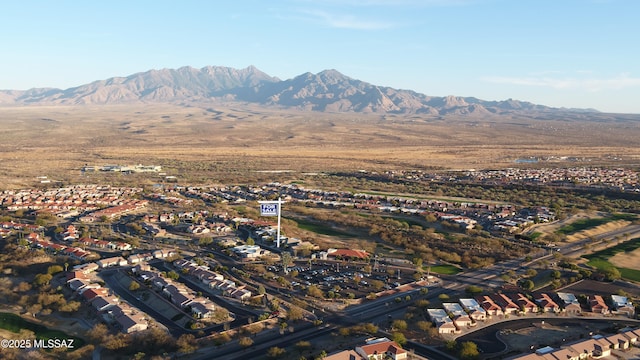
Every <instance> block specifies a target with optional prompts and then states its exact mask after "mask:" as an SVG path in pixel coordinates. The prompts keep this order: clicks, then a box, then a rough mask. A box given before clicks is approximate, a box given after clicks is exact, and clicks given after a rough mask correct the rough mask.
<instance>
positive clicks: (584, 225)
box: [557, 218, 615, 235]
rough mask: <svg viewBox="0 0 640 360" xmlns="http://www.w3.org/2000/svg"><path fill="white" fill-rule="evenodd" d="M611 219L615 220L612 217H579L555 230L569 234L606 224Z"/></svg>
mask: <svg viewBox="0 0 640 360" xmlns="http://www.w3.org/2000/svg"><path fill="white" fill-rule="evenodd" d="M611 221H615V219H613V218H595V219H581V220H577V221H575V222H573V223H571V224H568V225H565V226H563V227H561V228H560V229H558V231H557V232H558V233H560V234H564V235H570V234H574V233H577V232H578V231H582V230H586V229H591V228H594V227H596V226H600V225H603V224H606V223H608V222H611Z"/></svg>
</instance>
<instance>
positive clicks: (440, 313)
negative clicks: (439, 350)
mask: <svg viewBox="0 0 640 360" xmlns="http://www.w3.org/2000/svg"><path fill="white" fill-rule="evenodd" d="M427 313H428V314H429V318H431V321H433V323H434V324H435V325H436V327H437V328H438V333H439V334H455V333H458V332H460V330H458V328H457V327H456V325H455V324H454V323H453V321H452V320H451V318H449V315H448V314H447V312H446V311H444V309H427Z"/></svg>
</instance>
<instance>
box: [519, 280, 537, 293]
mask: <svg viewBox="0 0 640 360" xmlns="http://www.w3.org/2000/svg"><path fill="white" fill-rule="evenodd" d="M520 286H521V287H522V288H523V289H524V290H527V291H531V290H533V287H534V286H535V284H534V282H533V281H531V280H529V279H526V280H524V281H522V283H521V284H520Z"/></svg>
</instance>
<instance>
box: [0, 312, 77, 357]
mask: <svg viewBox="0 0 640 360" xmlns="http://www.w3.org/2000/svg"><path fill="white" fill-rule="evenodd" d="M0 328H2V329H5V330H8V331H11V332H13V333H16V334H17V333H19V332H20V330H21V329H26V330H30V331H33V333H34V334H35V336H36V338H37V339H43V340H48V339H65V340H66V339H74V342H73V347H74V349H78V348H81V347H82V346H84V341H83V340H82V339H79V338H76V337H73V336H69V335H67V334H65V333H64V332H62V331H59V330H52V329H49V328H47V327H46V326H43V325H40V324H35V323H32V322H29V321H26V320H25V319H23V318H21V317H20V316H18V315H16V314H11V313H0Z"/></svg>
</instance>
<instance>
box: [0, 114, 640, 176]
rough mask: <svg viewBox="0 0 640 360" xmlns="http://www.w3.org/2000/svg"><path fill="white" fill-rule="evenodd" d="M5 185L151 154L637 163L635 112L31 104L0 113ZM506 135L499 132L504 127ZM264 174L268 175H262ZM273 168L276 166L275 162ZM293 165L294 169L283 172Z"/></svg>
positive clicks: (238, 171)
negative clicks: (576, 114) (514, 113)
mask: <svg viewBox="0 0 640 360" xmlns="http://www.w3.org/2000/svg"><path fill="white" fill-rule="evenodd" d="M0 124H2V126H1V127H0V136H2V137H3V138H4V139H7V141H3V142H2V144H1V145H0V160H1V165H0V166H1V167H2V172H1V175H0V182H1V183H2V184H4V186H5V187H16V186H18V187H19V186H24V185H28V184H33V181H34V179H35V178H36V177H38V176H48V177H49V178H50V179H54V180H61V181H75V180H77V179H78V176H80V169H81V167H82V166H84V165H86V164H89V165H104V164H121V163H141V164H157V165H162V166H163V169H164V170H166V171H167V173H169V174H173V175H183V174H185V172H187V171H188V172H189V177H190V180H194V181H197V182H207V181H213V182H215V181H216V180H217V181H227V180H233V179H238V176H239V175H242V176H249V178H256V177H258V178H265V176H264V174H265V173H260V172H261V171H283V170H288V171H291V172H293V174H294V175H292V173H282V172H281V173H279V175H277V176H278V177H281V176H284V175H286V176H287V177H288V178H295V177H296V176H300V174H302V173H317V172H326V171H342V170H356V169H365V170H372V171H384V170H391V169H398V168H402V169H447V170H458V169H469V168H500V167H515V166H531V164H526V163H523V164H520V163H517V160H518V159H531V158H536V159H539V161H538V163H536V164H534V165H535V166H537V167H554V166H562V165H567V164H569V166H575V165H579V166H596V165H599V164H606V165H608V166H617V165H620V166H622V165H626V166H628V165H632V166H634V165H637V163H638V160H639V159H640V150H639V149H640V140H638V139H640V136H638V135H640V124H639V123H638V122H634V121H625V120H619V121H613V120H612V121H575V120H562V119H558V120H549V119H544V120H531V119H528V118H527V119H524V118H523V119H520V120H518V119H517V118H514V119H510V118H505V117H504V116H502V117H491V116H486V117H480V118H478V117H461V116H450V117H440V116H429V115H407V114H395V115H394V114H363V113H320V112H304V111H297V110H295V109H293V110H292V109H288V110H278V109H270V108H264V107H252V106H251V105H247V104H237V105H235V106H234V105H233V104H229V103H220V104H216V103H210V104H206V105H201V106H193V105H189V106H183V105H172V104H134V105H126V104H121V105H103V106H99V105H87V106H73V107H72V106H21V107H11V106H8V107H3V108H2V112H0ZM497 134H499V135H497ZM261 174H262V175H261ZM267 174H270V176H271V177H274V175H273V173H267ZM283 174H284V175H283Z"/></svg>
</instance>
